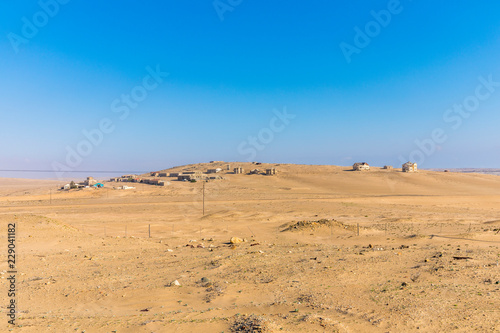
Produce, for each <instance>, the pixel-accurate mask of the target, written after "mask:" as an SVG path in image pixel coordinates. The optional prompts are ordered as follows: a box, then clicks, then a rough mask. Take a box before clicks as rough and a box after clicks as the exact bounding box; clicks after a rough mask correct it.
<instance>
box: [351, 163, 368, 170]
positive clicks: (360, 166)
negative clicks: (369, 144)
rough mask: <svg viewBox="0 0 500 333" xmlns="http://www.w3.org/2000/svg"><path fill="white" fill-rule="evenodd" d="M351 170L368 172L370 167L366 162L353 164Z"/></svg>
mask: <svg viewBox="0 0 500 333" xmlns="http://www.w3.org/2000/svg"><path fill="white" fill-rule="evenodd" d="M352 169H353V170H354V171H368V170H370V166H369V165H368V163H366V162H361V163H354V164H353V166H352Z"/></svg>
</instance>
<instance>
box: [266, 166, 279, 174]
mask: <svg viewBox="0 0 500 333" xmlns="http://www.w3.org/2000/svg"><path fill="white" fill-rule="evenodd" d="M276 174H277V172H276V169H275V168H271V169H266V175H267V176H274V175H276Z"/></svg>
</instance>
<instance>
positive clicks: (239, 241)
mask: <svg viewBox="0 0 500 333" xmlns="http://www.w3.org/2000/svg"><path fill="white" fill-rule="evenodd" d="M229 242H230V243H231V244H239V243H243V239H241V238H239V237H232V238H231V240H230V241H229Z"/></svg>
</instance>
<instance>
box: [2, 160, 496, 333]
mask: <svg viewBox="0 0 500 333" xmlns="http://www.w3.org/2000/svg"><path fill="white" fill-rule="evenodd" d="M225 165H226V163H222V162H221V163H202V164H196V165H188V166H182V167H176V168H172V169H171V170H169V171H172V172H179V171H181V170H184V171H186V170H189V171H193V170H206V169H207V168H214V167H221V168H224V166H225ZM231 165H232V166H234V167H236V166H241V167H243V168H244V169H245V171H249V170H250V169H253V168H255V167H256V166H255V165H253V164H252V163H234V162H233V163H231ZM258 167H259V168H260V169H266V168H271V167H272V168H276V169H277V170H278V174H277V175H274V176H265V175H259V174H257V175H248V174H233V173H232V172H228V171H223V172H222V176H223V178H224V179H221V180H213V181H208V182H201V181H198V182H193V183H192V182H182V181H177V180H175V179H174V178H165V181H166V186H162V187H160V186H153V185H146V184H129V185H131V186H135V189H129V190H118V189H114V188H113V187H116V186H118V184H117V183H114V182H104V185H105V186H104V188H98V189H80V190H69V191H67V190H58V189H59V187H60V186H61V185H63V182H61V181H51V180H22V179H5V178H2V179H0V222H1V232H0V239H1V243H2V246H1V248H2V249H4V250H2V251H3V253H2V256H3V257H4V259H3V260H2V261H1V262H0V272H1V279H0V292H1V295H2V296H1V297H0V299H1V300H2V302H3V303H4V304H2V306H1V318H2V319H1V323H0V331H2V332H8V331H13V332H204V333H209V332H218V333H220V332H225V333H228V332H444V331H446V332H498V331H500V284H499V283H500V282H499V280H500V267H499V260H500V250H499V246H500V233H499V230H500V177H498V176H495V175H485V174H476V173H456V172H438V171H425V170H419V171H418V172H415V173H403V172H401V170H400V169H394V170H384V169H381V168H371V170H370V171H362V172H355V171H351V168H350V167H339V166H326V165H324V166H315V165H291V164H263V165H260V166H258ZM203 193H204V196H203ZM203 197H204V198H203ZM9 223H15V224H16V266H17V267H16V268H17V272H18V273H17V281H16V288H17V290H16V291H17V292H16V302H17V310H18V313H17V318H16V322H15V325H8V323H7V320H8V317H7V309H6V306H7V304H8V303H7V302H8V301H9V299H8V297H7V290H8V281H7V277H8V273H7V271H8V267H7V226H8V224H9ZM231 239H233V243H235V244H231V242H230V241H231Z"/></svg>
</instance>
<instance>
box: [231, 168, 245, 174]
mask: <svg viewBox="0 0 500 333" xmlns="http://www.w3.org/2000/svg"><path fill="white" fill-rule="evenodd" d="M233 171H234V173H235V174H241V173H244V172H245V170H244V169H243V168H241V167H239V168H234V169H233Z"/></svg>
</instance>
